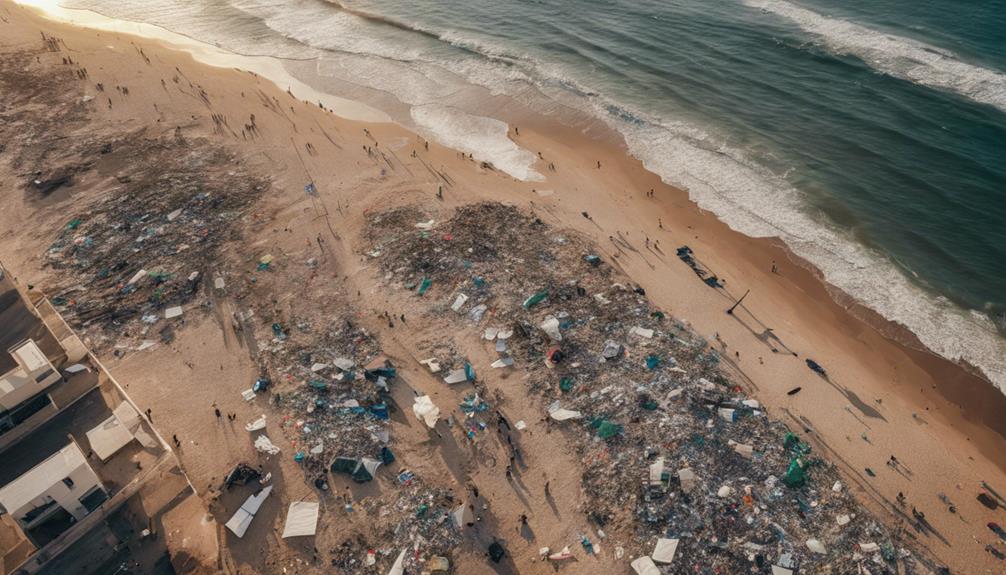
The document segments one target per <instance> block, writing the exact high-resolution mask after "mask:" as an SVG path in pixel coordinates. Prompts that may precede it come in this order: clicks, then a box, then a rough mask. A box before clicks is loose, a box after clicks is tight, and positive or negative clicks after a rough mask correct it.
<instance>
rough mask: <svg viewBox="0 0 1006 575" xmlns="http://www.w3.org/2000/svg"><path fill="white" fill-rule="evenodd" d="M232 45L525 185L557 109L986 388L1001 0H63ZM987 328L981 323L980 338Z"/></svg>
mask: <svg viewBox="0 0 1006 575" xmlns="http://www.w3.org/2000/svg"><path fill="white" fill-rule="evenodd" d="M64 5H67V6H77V7H87V8H92V9H95V10H97V11H99V12H101V13H104V14H106V15H109V16H115V17H121V18H126V19H131V20H138V21H145V22H150V23H155V24H160V25H162V26H164V27H166V28H169V29H171V30H173V31H177V32H182V33H185V34H188V35H191V36H194V37H196V38H198V39H201V40H206V41H211V42H215V43H218V44H219V45H221V46H223V47H225V48H229V49H232V50H235V51H240V52H243V53H253V54H268V55H274V56H277V57H283V58H289V59H290V61H289V62H288V68H289V69H290V70H291V71H292V72H294V73H295V74H296V75H297V76H298V77H300V78H301V79H303V80H304V81H307V82H309V83H315V84H318V85H319V86H321V87H324V88H326V89H330V90H332V91H336V92H341V93H342V95H349V96H357V97H365V98H367V99H368V101H370V102H371V103H375V104H377V105H378V106H380V107H384V108H386V109H387V110H389V113H391V114H392V115H393V116H394V117H395V118H396V119H398V120H399V121H401V122H402V123H404V124H406V125H409V126H410V127H412V128H415V129H418V130H420V131H421V132H423V133H424V134H426V135H427V136H431V137H434V138H437V139H440V140H441V141H443V142H444V143H448V144H452V145H455V146H461V147H467V148H468V151H472V152H473V153H475V155H476V156H477V157H483V158H484V159H488V160H491V161H493V162H494V163H495V164H496V165H497V166H498V167H501V168H502V169H504V170H505V171H507V172H509V173H510V174H512V175H514V176H515V177H521V178H534V177H535V174H534V172H533V168H532V167H531V163H532V161H533V156H532V155H531V154H530V153H528V152H526V151H522V150H518V149H514V148H513V147H512V146H509V145H507V143H506V142H505V141H501V140H502V139H503V138H504V135H505V126H502V125H501V124H500V123H499V122H498V121H497V120H503V121H506V120H507V118H508V114H510V113H512V112H513V110H516V109H518V108H528V109H532V110H535V111H537V112H540V113H545V114H549V115H552V116H555V117H556V118H559V119H562V118H563V117H565V114H566V113H567V112H569V111H574V112H575V115H578V116H584V115H586V116H590V117H593V118H596V119H597V120H598V121H601V122H604V123H605V124H607V125H609V126H610V127H612V128H614V129H615V130H617V131H618V132H620V133H621V134H622V135H623V136H624V138H625V140H626V142H627V144H628V147H629V150H630V152H631V153H633V154H634V155H635V156H637V157H638V158H640V159H641V160H643V161H644V163H645V164H646V165H647V167H649V168H650V169H651V170H653V171H655V172H656V173H658V174H660V175H661V176H662V177H663V178H664V179H665V180H667V181H669V182H671V183H674V184H677V185H681V186H684V187H686V188H687V189H688V190H689V193H690V194H691V196H692V197H693V198H694V199H695V200H696V201H697V202H698V203H699V204H700V205H702V206H703V207H706V208H708V209H710V210H712V211H714V212H715V213H716V214H717V215H718V216H719V217H721V218H722V219H724V220H725V221H727V222H728V223H729V224H730V225H731V226H733V227H735V228H736V229H739V230H740V231H743V232H745V233H748V234H749V235H755V236H761V235H778V236H780V237H782V238H783V239H784V240H785V241H786V242H787V243H788V244H789V245H790V246H791V247H792V248H793V249H794V251H795V252H796V253H798V254H800V255H801V256H804V257H806V258H807V259H809V260H810V261H812V262H814V263H815V264H817V265H818V266H819V267H820V268H821V269H822V270H823V271H824V272H825V274H826V277H827V278H828V280H829V281H831V282H832V283H833V284H835V285H837V286H838V287H840V288H842V289H843V290H845V291H846V292H847V293H849V294H850V295H852V296H854V297H856V298H857V299H859V300H860V301H862V302H863V303H865V304H866V305H868V306H869V307H871V308H873V309H875V310H876V311H878V312H879V313H881V314H882V315H884V316H886V317H888V318H890V319H892V320H895V321H898V322H900V323H902V324H904V325H905V326H907V327H909V328H910V329H911V330H912V331H914V332H915V333H916V334H917V335H918V336H919V337H920V339H921V340H922V341H923V342H924V343H925V344H926V345H927V346H928V347H930V348H931V349H933V350H934V351H936V352H937V353H940V354H942V355H944V356H946V357H950V358H953V359H964V360H967V361H969V362H971V363H973V364H975V365H977V366H979V367H981V368H982V369H983V370H984V371H985V372H986V373H987V374H988V375H989V376H990V378H991V379H992V380H993V381H994V382H996V383H997V385H999V386H1000V388H1002V389H1006V344H1004V339H1003V336H1002V330H1004V329H1006V319H1004V315H1003V314H1004V313H1006V265H1004V264H1006V1H1004V0H939V1H936V0H933V1H928V2H926V1H920V0H915V1H909V0H873V1H867V0H842V1H839V0H799V1H793V2H789V1H783V0H712V1H708V0H671V1H657V0H612V1H608V2H600V1H596V0H595V1H586V0H565V1H559V0H554V1H547V0H537V1H535V0H495V1H493V2H483V1H466V2H461V1H460V0H425V1H422V2H418V1H416V2H400V1H396V0H342V2H341V3H337V2H326V1H324V0H271V1H270V0H196V1H185V0H144V1H138V0H67V1H66V2H64ZM997 324H998V325H997Z"/></svg>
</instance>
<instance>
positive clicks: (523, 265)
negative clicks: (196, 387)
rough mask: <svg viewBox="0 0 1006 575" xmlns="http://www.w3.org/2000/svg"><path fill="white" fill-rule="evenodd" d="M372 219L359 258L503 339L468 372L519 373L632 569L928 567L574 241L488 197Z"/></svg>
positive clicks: (693, 343)
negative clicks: (568, 450) (442, 211)
mask: <svg viewBox="0 0 1006 575" xmlns="http://www.w3.org/2000/svg"><path fill="white" fill-rule="evenodd" d="M369 224H370V226H369V228H368V232H367V234H368V238H369V239H370V241H371V242H372V243H371V245H370V246H369V247H368V249H367V251H366V255H368V256H369V257H370V258H372V259H374V260H376V262H378V264H379V265H380V266H381V269H382V271H383V272H384V277H385V278H386V280H387V281H388V282H389V283H391V284H392V285H393V286H395V287H398V288H399V289H405V290H410V291H412V292H413V294H414V297H417V298H422V299H423V300H425V301H428V302H429V304H428V307H427V313H429V314H432V315H438V316H443V317H448V318H451V320H452V321H454V322H456V323H457V324H458V325H459V327H461V328H465V327H467V328H469V329H470V330H471V331H469V332H468V333H471V332H475V333H478V334H480V335H481V338H482V339H483V340H486V341H487V343H486V345H488V346H491V347H490V349H492V350H494V351H495V352H496V353H497V354H498V357H499V359H498V360H497V361H495V362H494V363H493V364H492V365H491V366H490V365H486V366H482V365H476V366H472V369H473V370H487V369H493V368H496V369H513V368H518V369H522V370H525V371H526V374H527V375H526V377H524V378H522V381H523V382H524V383H525V385H526V386H527V387H528V389H529V390H530V391H532V392H534V393H536V394H538V395H539V397H540V398H541V400H542V407H543V411H544V412H545V413H546V414H547V415H548V420H547V421H548V422H549V424H550V425H551V426H554V427H558V428H560V429H561V430H562V431H563V432H564V435H565V436H566V439H567V441H568V442H569V443H570V444H571V445H573V446H574V447H575V449H576V451H577V454H578V455H579V456H580V458H581V462H582V470H581V471H582V488H583V490H584V493H585V495H586V498H587V501H588V503H587V508H586V509H585V510H584V511H585V513H586V514H587V517H588V519H589V520H590V521H591V522H592V523H593V524H594V525H595V528H596V529H597V530H598V531H599V532H606V533H607V537H608V538H609V539H611V540H612V543H609V547H610V546H611V545H615V553H616V556H619V557H621V556H625V557H626V561H627V562H628V561H629V560H631V559H633V558H639V559H640V560H641V562H640V563H639V564H638V566H637V565H634V568H636V571H637V572H638V573H641V574H645V575H653V574H656V573H671V572H674V573H678V572H688V573H743V572H749V573H770V572H771V573H773V574H774V575H779V574H783V575H784V574H785V573H865V572H869V573H885V572H891V573H893V572H897V570H898V568H899V567H903V568H904V569H906V570H909V572H912V573H924V572H927V569H929V568H931V566H930V567H926V566H925V565H923V564H922V563H924V562H925V560H924V559H923V558H921V557H918V556H916V555H915V554H913V553H912V552H911V551H908V550H907V549H905V548H904V547H903V546H902V543H901V542H900V541H899V540H898V539H896V538H895V536H894V535H893V534H892V533H890V532H888V531H887V530H886V528H885V527H884V526H883V525H882V524H881V523H880V522H878V521H876V520H874V519H873V518H871V516H870V514H869V513H868V512H867V511H866V510H865V509H864V508H862V507H861V506H860V505H859V504H858V503H857V502H856V501H855V499H854V498H853V497H852V496H851V495H850V494H849V493H848V490H846V489H844V488H842V486H841V483H840V482H839V481H838V479H839V475H838V471H837V470H836V469H835V468H834V467H833V466H831V465H830V464H828V463H826V462H824V461H822V460H820V459H818V458H817V457H815V455H814V454H813V453H812V451H811V449H810V447H809V446H808V445H807V444H806V443H803V442H802V441H800V439H799V438H798V437H797V436H796V435H793V434H792V433H790V431H789V430H788V429H787V428H786V426H785V425H783V424H782V423H780V422H778V421H774V420H772V419H770V418H769V417H768V416H767V415H766V413H765V412H764V410H762V408H761V406H760V405H759V403H758V402H757V401H756V400H753V399H750V398H748V397H746V395H745V394H744V392H743V390H742V389H741V388H740V387H738V386H737V385H735V384H734V383H733V382H732V381H731V380H730V378H729V376H728V375H727V374H726V373H725V372H724V371H723V367H722V366H721V365H720V358H719V355H718V353H717V352H716V351H715V350H713V349H712V348H711V347H710V346H709V344H708V343H707V342H706V341H705V340H704V339H702V338H701V337H699V336H697V335H696V334H695V333H694V332H692V331H691V330H690V329H689V328H688V327H687V326H686V325H684V324H682V323H680V322H678V321H675V320H673V319H672V318H669V317H667V316H666V315H665V314H664V313H663V312H661V311H660V310H658V309H655V308H654V307H652V306H651V305H650V304H649V302H648V301H647V299H646V297H645V292H644V290H643V289H641V288H639V287H635V286H632V285H631V284H629V283H627V282H626V281H625V279H624V277H620V276H619V274H618V273H617V272H616V271H615V270H614V269H613V268H612V267H610V266H609V265H607V264H606V263H605V262H603V261H602V259H601V258H600V257H599V256H598V255H596V254H595V253H594V252H593V250H592V246H591V245H590V244H589V243H588V242H586V241H585V240H583V239H581V238H579V237H576V236H575V235H574V234H570V233H565V232H563V233H560V232H559V231H557V230H553V229H551V228H550V227H549V226H547V225H546V224H544V223H543V222H542V221H541V220H539V219H537V218H535V217H533V216H532V215H527V214H525V213H523V212H522V211H520V210H519V209H517V208H515V207H512V206H504V205H502V204H498V203H482V204H476V205H469V206H464V207H461V208H458V209H457V211H456V212H455V213H454V215H453V217H451V218H450V219H449V220H448V221H444V222H442V223H439V224H437V223H436V222H434V221H431V220H430V219H429V217H428V216H427V214H424V213H422V212H421V211H420V210H418V209H416V208H399V209H394V210H390V211H388V212H384V213H381V214H375V215H372V216H371V217H370V220H369ZM669 255H670V254H669ZM459 333H461V332H460V330H459ZM461 379H462V381H466V380H467V379H465V378H461ZM448 382H449V380H448ZM658 539H672V540H676V541H677V542H676V543H674V544H673V545H674V546H675V547H674V549H676V551H675V552H672V553H670V554H669V555H670V556H675V555H676V559H674V560H673V561H674V562H673V564H671V565H670V566H669V567H668V566H667V565H666V564H665V565H664V567H657V566H656V565H654V567H653V569H656V571H650V570H648V569H647V567H648V564H647V562H649V564H652V562H653V561H654V559H652V558H650V555H651V552H652V551H653V550H654V544H655V542H657V540H658ZM663 545H664V548H665V549H667V548H668V547H667V546H668V545H670V544H663ZM660 555H661V556H662V557H664V558H666V557H667V556H668V554H667V553H663V554H660ZM644 559H645V561H643V560H644ZM899 563H900V564H901V565H900V566H899V565H898V564H899ZM861 569H862V570H861Z"/></svg>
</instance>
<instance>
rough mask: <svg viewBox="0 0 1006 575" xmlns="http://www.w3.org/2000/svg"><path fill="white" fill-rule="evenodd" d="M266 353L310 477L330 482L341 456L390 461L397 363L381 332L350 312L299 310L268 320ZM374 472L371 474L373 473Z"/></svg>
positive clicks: (264, 360)
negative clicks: (333, 314) (306, 314)
mask: <svg viewBox="0 0 1006 575" xmlns="http://www.w3.org/2000/svg"><path fill="white" fill-rule="evenodd" d="M267 329H268V330H269V331H268V336H269V338H268V339H267V338H266V337H262V338H260V340H261V341H262V342H266V341H268V343H262V344H261V349H260V350H259V354H258V360H259V364H260V369H261V372H262V373H263V377H262V379H261V380H264V381H268V382H269V386H268V390H269V391H270V393H271V401H272V402H273V404H274V405H275V406H276V407H277V408H278V409H279V410H280V411H281V412H282V413H284V414H285V415H284V416H283V420H282V422H281V427H282V429H283V432H284V435H285V437H286V439H287V441H288V443H289V445H290V447H291V450H292V457H294V458H295V459H296V460H297V461H299V462H300V463H301V465H302V466H303V467H304V471H305V475H306V477H307V479H308V480H309V481H310V482H312V483H313V484H314V485H315V486H316V487H318V488H320V489H323V490H325V489H327V482H328V477H329V475H328V473H329V472H330V471H332V469H331V468H332V465H333V462H334V461H335V460H336V459H337V458H345V459H352V460H354V461H360V460H363V459H369V460H374V461H383V462H384V463H385V464H387V463H389V461H387V459H388V458H389V457H391V458H393V455H390V453H391V452H390V448H389V447H388V446H389V443H390V441H391V438H390V434H389V432H388V430H387V428H386V425H385V422H386V421H387V420H388V418H389V417H390V412H391V410H393V409H395V408H394V406H393V404H391V403H390V402H389V401H388V395H387V392H388V391H389V385H390V383H391V382H392V381H393V379H394V377H395V369H394V367H392V366H391V365H390V363H389V362H388V361H387V360H386V359H385V358H384V356H383V355H381V353H380V347H379V345H378V342H377V341H376V339H375V338H373V337H372V336H371V335H370V334H369V333H368V332H367V331H366V330H364V329H362V328H359V327H357V326H356V325H354V324H353V322H352V321H350V320H349V319H347V318H333V319H331V320H327V319H326V320H325V321H324V322H322V321H318V320H314V321H312V320H310V319H306V318H300V317H296V318H293V319H292V320H290V323H289V324H285V323H281V322H275V323H272V324H271V325H269V326H268V328H267ZM367 480H369V479H367Z"/></svg>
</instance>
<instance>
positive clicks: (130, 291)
mask: <svg viewBox="0 0 1006 575" xmlns="http://www.w3.org/2000/svg"><path fill="white" fill-rule="evenodd" d="M109 153H114V154H115V155H116V160H117V162H120V163H121V165H123V166H128V168H126V169H124V170H123V171H122V172H121V173H119V174H118V175H117V176H116V180H115V181H111V182H110V184H109V189H108V190H107V191H105V192H104V193H101V194H94V195H93V196H90V197H87V198H80V199H79V200H77V201H75V202H74V203H73V204H72V207H70V209H68V210H67V212H66V213H67V214H68V217H67V219H66V222H65V224H64V225H63V226H62V227H61V229H59V230H58V231H57V232H56V233H55V234H54V235H55V237H54V239H53V241H52V244H51V245H50V246H49V249H48V252H47V253H46V260H45V264H46V265H47V266H48V267H50V268H52V269H54V270H58V271H59V272H60V273H58V274H57V276H58V280H57V281H56V283H55V284H54V285H53V286H51V287H50V288H49V289H48V292H49V296H50V298H51V300H52V302H53V304H54V305H55V306H56V307H57V308H58V309H59V310H60V312H61V313H62V314H63V317H65V318H66V319H67V320H68V321H69V322H71V323H72V324H73V325H74V326H75V327H77V328H82V329H84V330H85V331H86V332H87V333H88V335H89V336H91V340H92V346H93V347H98V348H100V347H102V344H103V343H107V342H115V343H118V344H119V345H120V348H121V346H123V345H125V344H126V343H127V342H130V341H132V340H150V341H156V340H158V339H161V340H165V341H169V340H170V339H171V337H172V335H171V334H172V327H173V325H174V324H175V323H176V322H178V321H183V319H184V317H185V315H186V314H188V313H190V311H191V310H193V308H196V309H198V308H199V307H200V306H203V305H209V295H210V293H209V292H211V290H212V289H213V287H214V284H215V283H216V281H217V279H216V278H212V279H211V278H208V277H207V276H208V274H212V273H213V271H214V270H215V269H216V268H217V266H218V265H219V264H218V256H219V250H220V248H221V247H222V246H223V245H224V244H225V243H226V242H228V241H230V240H234V239H237V234H238V232H239V225H238V224H239V223H240V222H241V220H242V217H243V216H245V215H246V212H247V210H248V208H249V206H251V205H252V203H253V202H254V201H255V200H256V199H257V198H258V197H259V196H260V194H262V193H263V192H264V191H265V190H266V189H267V188H268V185H269V184H268V182H267V181H265V180H262V179H259V178H257V177H255V176H252V175H251V174H249V173H248V172H247V171H246V170H245V168H244V166H243V164H241V163H239V162H236V161H235V158H234V156H233V155H232V154H231V153H230V152H228V151H226V150H224V149H222V148H220V147H219V146H213V145H211V144H210V143H209V142H208V141H206V140H202V139H196V140H185V139H182V138H176V137H172V138H169V137H164V138H160V139H154V140H151V139H148V138H145V137H143V135H142V134H139V133H137V134H132V135H130V136H128V137H126V138H125V139H123V140H120V141H117V142H115V143H114V144H110V148H109Z"/></svg>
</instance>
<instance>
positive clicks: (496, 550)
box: [489, 541, 506, 563]
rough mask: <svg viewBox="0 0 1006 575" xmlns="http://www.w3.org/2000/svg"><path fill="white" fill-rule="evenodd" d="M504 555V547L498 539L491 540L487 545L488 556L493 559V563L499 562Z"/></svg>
mask: <svg viewBox="0 0 1006 575" xmlns="http://www.w3.org/2000/svg"><path fill="white" fill-rule="evenodd" d="M504 555H506V549H504V548H503V546H502V545H500V544H499V541H493V542H492V544H490V545H489V558H490V559H492V560H493V563H499V562H500V560H501V559H503V556H504Z"/></svg>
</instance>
